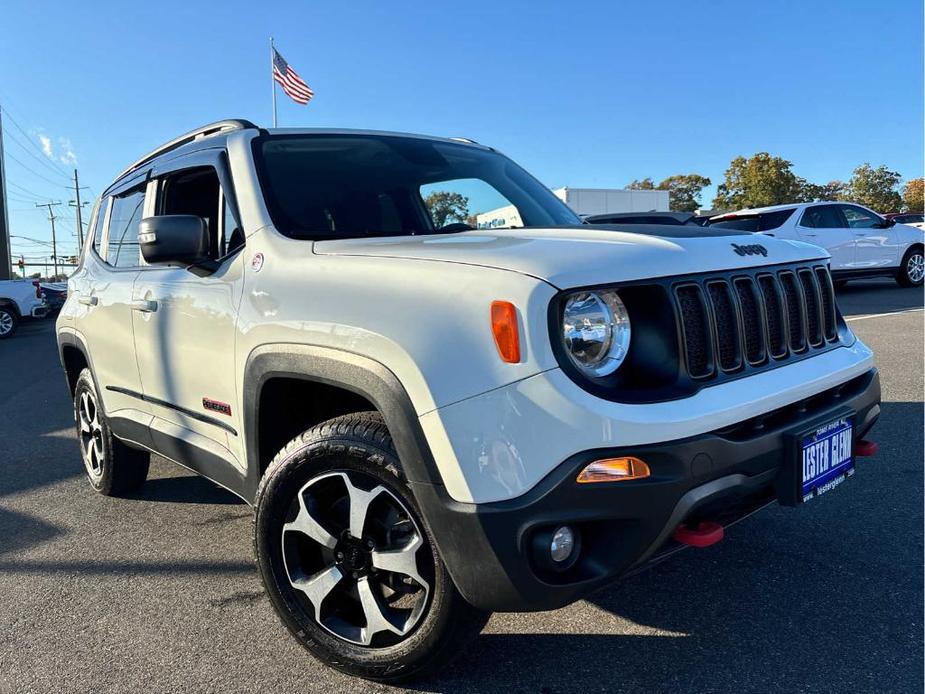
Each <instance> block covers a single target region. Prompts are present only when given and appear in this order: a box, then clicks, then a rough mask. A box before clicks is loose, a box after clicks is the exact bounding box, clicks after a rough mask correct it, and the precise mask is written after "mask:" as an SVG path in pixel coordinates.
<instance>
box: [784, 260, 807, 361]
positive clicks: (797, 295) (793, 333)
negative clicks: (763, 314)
mask: <svg viewBox="0 0 925 694" xmlns="http://www.w3.org/2000/svg"><path fill="white" fill-rule="evenodd" d="M780 284H781V286H782V287H783V288H784V305H785V307H786V311H787V335H789V337H790V351H791V352H797V353H799V352H802V351H803V350H804V349H806V335H805V331H804V329H803V296H802V292H801V291H800V288H799V286H797V279H796V277H794V275H793V273H792V272H790V271H789V270H788V271H787V272H781V273H780Z"/></svg>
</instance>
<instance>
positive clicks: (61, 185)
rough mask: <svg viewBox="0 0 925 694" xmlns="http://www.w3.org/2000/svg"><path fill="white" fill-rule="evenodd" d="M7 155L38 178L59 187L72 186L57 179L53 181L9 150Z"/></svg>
mask: <svg viewBox="0 0 925 694" xmlns="http://www.w3.org/2000/svg"><path fill="white" fill-rule="evenodd" d="M6 156H7V157H8V158H10V159H12V160H13V161H15V162H16V163H17V164H19V165H20V166H21V167H23V168H24V169H25V170H26V171H28V172H29V173H31V174H32V175H33V176H37V177H38V178H41V179H42V180H43V181H45V182H46V183H51V184H52V185H53V186H58V187H59V188H70V186H66V185H64V184H63V183H58V182H57V181H52V180H51V179H50V178H48V177H46V176H43V175H42V174H40V173H38V172H37V171H36V170H35V169H30V168H29V167H28V166H26V165H25V164H23V163H22V162H21V161H19V159H17V158H16V157H14V156H13V155H12V154H10V153H9V152H7V154H6Z"/></svg>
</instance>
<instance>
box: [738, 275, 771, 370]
mask: <svg viewBox="0 0 925 694" xmlns="http://www.w3.org/2000/svg"><path fill="white" fill-rule="evenodd" d="M733 285H734V286H735V290H736V296H737V297H738V299H739V309H740V310H741V311H742V335H743V336H744V338H745V358H746V359H747V360H748V363H749V364H761V363H762V362H764V360H765V358H766V356H767V355H766V352H765V318H764V316H763V315H762V312H761V299H760V298H759V296H758V288H757V287H756V286H755V280H753V279H752V278H751V277H739V278H738V279H736V280H735V281H734V282H733Z"/></svg>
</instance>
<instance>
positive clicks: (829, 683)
mask: <svg viewBox="0 0 925 694" xmlns="http://www.w3.org/2000/svg"><path fill="white" fill-rule="evenodd" d="M839 303H840V305H841V307H842V310H843V312H844V313H845V314H846V317H847V318H848V319H849V320H850V321H851V323H850V325H851V327H852V329H854V330H855V332H856V333H857V334H858V335H859V336H860V337H861V338H862V339H863V340H864V341H866V342H867V343H868V344H869V345H870V346H871V347H873V349H874V350H875V352H876V354H877V360H878V365H879V367H880V369H881V377H882V385H883V401H884V405H883V414H882V417H881V420H880V423H879V424H878V425H877V426H876V427H875V429H874V431H873V433H872V438H874V439H876V440H877V441H878V442H879V443H880V454H879V455H878V456H877V457H876V458H873V459H866V460H864V459H862V460H861V461H860V462H859V467H858V474H857V475H856V476H855V478H854V479H853V480H851V481H849V482H848V483H847V484H845V485H843V486H842V487H841V488H839V489H838V490H836V491H834V492H832V493H831V494H827V495H826V496H825V497H823V498H821V499H819V500H816V501H813V502H812V503H811V504H808V505H807V506H805V507H803V508H801V509H796V510H794V509H785V508H782V507H776V506H775V507H772V508H769V509H766V510H765V511H763V512H761V513H760V514H758V515H756V516H753V517H751V518H749V519H747V520H746V521H744V522H742V523H741V524H739V525H737V526H736V527H735V528H733V529H731V530H730V531H729V532H728V533H727V537H726V539H725V540H724V541H723V542H722V543H720V544H719V545H717V546H715V547H712V548H709V549H704V550H691V551H688V552H685V553H683V554H681V555H679V556H677V557H675V558H674V559H673V560H672V561H670V562H666V563H664V564H661V565H659V566H657V567H655V568H653V569H652V570H650V571H647V572H645V573H643V574H640V575H637V576H634V577H632V578H629V579H627V580H625V581H623V582H622V583H620V584H618V585H615V586H613V587H610V588H608V589H605V590H603V591H601V592H599V593H597V594H595V595H594V596H592V598H591V599H589V600H585V601H581V602H579V603H576V604H574V605H572V606H569V607H566V608H563V609H561V610H557V611H555V612H548V613H539V614H499V615H495V616H494V617H493V618H492V620H491V621H490V623H489V624H488V626H487V628H486V629H485V632H484V633H483V634H482V636H480V637H479V639H478V640H477V641H476V642H475V644H474V645H473V647H472V648H471V649H470V650H469V651H467V652H466V653H465V654H464V655H463V656H462V657H460V658H459V659H458V660H457V661H456V663H455V664H454V665H453V666H452V667H451V668H450V669H449V670H447V671H445V672H444V673H443V674H442V676H441V677H439V678H437V679H433V680H430V681H426V682H421V683H419V684H417V685H416V686H415V689H417V690H419V691H434V692H476V691H491V692H497V691H505V692H520V691H524V692H546V693H549V694H552V693H554V692H571V691H581V692H598V691H607V692H624V691H625V692H630V691H645V692H662V691H665V692H667V691H671V692H707V691H711V692H767V691H771V690H779V691H812V692H823V691H825V692H828V691H832V692H836V691H837V692H844V691H853V692H866V691H877V692H888V691H889V692H913V691H921V690H922V659H923V653H922V630H923V624H922V616H923V585H922V575H923V565H922V550H923V512H922V503H923V403H922V396H923V373H922V355H923V314H922V312H921V307H922V292H921V291H916V290H910V289H899V288H897V287H896V286H895V284H893V283H892V282H864V283H861V282H859V283H855V284H851V285H849V286H848V287H847V288H846V289H844V290H843V291H841V292H840V293H839ZM72 423H73V422H72V413H71V407H70V403H69V401H68V395H67V392H66V389H65V386H64V380H63V376H62V374H61V371H60V366H59V364H58V361H57V355H56V350H55V345H54V334H53V324H52V322H51V321H44V322H39V323H32V324H29V325H25V326H23V328H22V330H21V332H20V333H19V334H18V335H16V336H15V337H14V338H13V339H11V340H7V341H4V342H0V445H2V448H0V450H2V458H0V460H2V463H0V692H3V693H6V692H91V691H92V692H128V691H136V692H139V691H158V692H173V691H185V692H211V691H222V692H264V691H267V692H269V691H287V692H296V691H311V692H326V691H330V692H348V691H393V688H391V687H386V686H381V685H374V684H370V683H368V682H363V681H360V680H354V679H351V678H348V677H345V676H342V675H340V674H338V673H336V672H334V671H332V670H329V669H327V668H325V667H324V666H322V665H321V664H319V663H318V662H316V661H315V660H313V659H312V658H311V657H310V656H308V655H307V654H306V653H305V652H304V651H302V649H301V648H300V647H299V646H297V645H296V643H295V642H294V640H292V639H291V638H290V637H289V636H288V634H287V633H286V631H285V630H284V628H283V627H282V626H281V625H280V623H279V622H278V621H277V619H276V617H275V616H274V615H273V613H272V611H271V608H270V605H269V603H268V601H267V600H266V598H265V597H264V595H263V592H262V589H261V585H260V581H259V579H258V577H257V573H256V570H255V568H254V565H253V562H252V559H251V523H250V517H251V513H250V510H249V508H248V507H247V506H246V505H244V504H243V503H242V502H240V501H238V500H237V499H236V498H235V497H233V496H231V495H230V494H228V493H227V492H224V491H222V490H220V489H218V488H217V487H215V486H214V485H212V484H211V483H209V482H207V481H205V480H203V479H200V478H197V477H193V476H191V473H188V472H187V471H185V470H183V469H180V468H178V467H176V466H173V465H170V464H169V463H166V462H164V461H157V462H155V464H154V465H153V466H152V469H151V476H150V478H149V481H148V483H147V484H146V485H145V486H144V487H143V489H142V490H141V491H140V492H139V494H138V495H137V496H135V497H134V498H130V499H111V498H105V497H101V496H98V495H96V494H95V493H93V492H92V491H91V489H90V487H89V486H88V485H87V483H86V482H85V481H84V478H83V467H82V465H81V462H80V457H79V454H78V448H77V442H76V438H75V435H74V433H73V427H72Z"/></svg>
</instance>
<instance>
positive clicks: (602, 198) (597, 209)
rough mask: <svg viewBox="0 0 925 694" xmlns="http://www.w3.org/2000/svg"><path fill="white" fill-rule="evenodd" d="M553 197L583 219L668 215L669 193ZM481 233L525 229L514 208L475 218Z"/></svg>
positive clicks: (583, 191)
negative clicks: (633, 214) (629, 214)
mask: <svg viewBox="0 0 925 694" xmlns="http://www.w3.org/2000/svg"><path fill="white" fill-rule="evenodd" d="M552 192H553V194H554V195H555V196H556V197H557V198H559V199H560V200H562V202H564V203H565V204H566V205H568V206H569V207H571V208H572V209H573V210H575V212H577V213H578V214H579V215H581V216H582V217H587V216H589V215H592V214H607V213H610V212H667V211H668V191H667V190H630V189H627V188H568V187H565V188H556V189H555V190H553V191H552ZM475 219H476V223H477V224H478V228H479V229H494V228H495V227H510V226H517V227H519V226H523V222H522V221H521V219H520V215H519V214H518V213H517V209H516V208H515V207H514V206H513V205H506V206H505V207H498V208H497V209H494V210H489V211H488V212H482V213H480V214H477V215H476V216H475Z"/></svg>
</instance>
